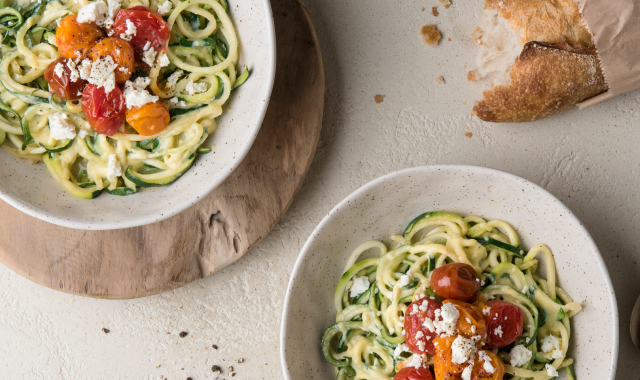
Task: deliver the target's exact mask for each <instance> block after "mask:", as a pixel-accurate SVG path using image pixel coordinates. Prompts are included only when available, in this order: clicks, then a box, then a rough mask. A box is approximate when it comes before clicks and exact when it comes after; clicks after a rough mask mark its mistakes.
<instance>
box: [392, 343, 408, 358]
mask: <svg viewBox="0 0 640 380" xmlns="http://www.w3.org/2000/svg"><path fill="white" fill-rule="evenodd" d="M403 352H408V353H411V350H409V347H408V346H407V345H406V344H404V343H400V344H399V345H398V346H397V347H396V349H395V350H393V354H394V355H395V356H400V354H401V353H403Z"/></svg>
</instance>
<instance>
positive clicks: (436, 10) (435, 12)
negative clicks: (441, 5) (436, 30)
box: [431, 7, 440, 17]
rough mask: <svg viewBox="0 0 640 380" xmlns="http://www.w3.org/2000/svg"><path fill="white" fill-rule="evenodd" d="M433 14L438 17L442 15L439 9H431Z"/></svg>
mask: <svg viewBox="0 0 640 380" xmlns="http://www.w3.org/2000/svg"><path fill="white" fill-rule="evenodd" d="M431 13H432V14H433V15H434V16H436V17H437V16H438V15H439V14H440V13H438V7H431Z"/></svg>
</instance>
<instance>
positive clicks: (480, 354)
mask: <svg viewBox="0 0 640 380" xmlns="http://www.w3.org/2000/svg"><path fill="white" fill-rule="evenodd" d="M478 359H480V360H481V361H483V362H484V364H483V366H482V367H483V368H484V370H485V371H486V372H488V373H494V372H495V371H496V369H495V368H493V366H492V365H491V357H490V356H489V355H487V351H484V350H482V351H480V352H478Z"/></svg>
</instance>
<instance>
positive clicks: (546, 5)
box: [484, 0, 594, 49]
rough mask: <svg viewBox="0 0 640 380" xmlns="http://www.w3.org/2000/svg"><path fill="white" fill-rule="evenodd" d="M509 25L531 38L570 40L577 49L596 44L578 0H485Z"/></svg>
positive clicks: (548, 40) (486, 4)
mask: <svg viewBox="0 0 640 380" xmlns="http://www.w3.org/2000/svg"><path fill="white" fill-rule="evenodd" d="M484 6H485V8H491V9H496V10H498V11H499V12H500V15H501V16H502V17H504V18H505V19H506V20H507V22H508V23H509V25H510V26H511V27H512V28H513V29H515V30H519V31H521V33H522V34H523V36H524V39H523V41H522V44H523V45H524V44H525V43H527V42H530V41H540V42H544V43H555V44H557V43H563V42H564V43H566V44H568V45H569V46H571V47H572V48H574V49H587V48H589V47H591V46H593V44H594V43H593V37H592V35H591V32H589V29H588V28H587V26H586V25H585V23H584V21H583V20H582V15H581V14H580V9H579V8H578V5H577V3H576V2H575V1H574V0H485V3H484Z"/></svg>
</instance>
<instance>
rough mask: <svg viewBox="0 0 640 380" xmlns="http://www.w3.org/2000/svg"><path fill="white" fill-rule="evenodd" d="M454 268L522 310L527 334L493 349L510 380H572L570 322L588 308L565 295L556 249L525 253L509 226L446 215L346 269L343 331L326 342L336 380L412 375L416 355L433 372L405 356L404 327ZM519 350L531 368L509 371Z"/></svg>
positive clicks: (364, 252) (340, 311) (340, 304)
mask: <svg viewBox="0 0 640 380" xmlns="http://www.w3.org/2000/svg"><path fill="white" fill-rule="evenodd" d="M448 263H466V264H469V265H471V266H472V267H473V268H475V270H476V272H477V273H478V275H479V279H480V280H481V284H482V286H481V293H480V294H481V296H482V297H484V298H483V299H488V300H493V299H501V300H503V301H506V302H509V303H511V304H513V305H515V306H517V307H518V308H519V309H520V310H521V311H522V315H523V321H524V323H523V333H522V335H521V336H520V337H518V338H517V339H516V341H515V342H514V343H512V344H511V345H508V346H506V347H504V348H500V349H493V353H494V354H496V355H497V357H498V358H499V359H500V360H501V361H502V362H503V363H504V370H505V373H506V374H509V375H507V376H508V377H513V378H514V379H518V380H522V379H534V380H547V379H551V378H553V377H554V376H552V373H555V371H557V370H565V371H566V372H567V374H568V377H569V378H570V379H574V375H573V370H572V368H571V365H572V363H573V359H571V358H569V357H568V356H567V351H568V349H569V340H570V337H571V327H570V321H569V319H570V318H572V317H573V316H575V315H576V314H577V313H579V312H580V311H581V310H582V307H581V305H580V304H579V303H578V302H574V301H573V299H572V298H571V297H570V296H569V294H568V293H567V292H566V291H564V290H563V289H562V288H559V287H558V286H557V281H556V276H557V274H556V265H555V260H554V257H553V254H552V253H551V251H550V250H549V248H548V247H546V246H544V245H541V244H538V245H536V246H534V247H532V248H531V249H530V250H529V251H525V250H524V249H522V248H521V247H520V240H519V238H518V235H517V233H516V232H515V230H514V229H513V228H512V227H511V226H510V225H509V224H508V223H506V222H503V221H500V220H491V221H487V220H485V219H483V218H482V217H479V216H468V217H461V216H459V215H455V214H449V213H443V212H428V213H425V214H422V215H420V216H419V217H417V218H416V219H414V220H413V221H412V222H411V223H409V225H408V226H407V228H406V229H405V231H404V233H403V234H402V235H396V236H392V237H391V238H390V240H389V242H388V244H387V243H384V242H382V241H378V240H371V241H368V242H365V243H362V244H361V245H360V246H359V247H357V248H356V249H355V251H353V253H352V254H351V256H350V257H349V259H348V260H347V263H346V266H345V269H344V272H343V273H344V274H343V275H342V277H341V279H340V281H339V282H338V286H337V288H336V292H335V295H334V305H335V309H336V313H337V314H336V323H335V324H334V325H333V326H331V327H329V328H328V329H327V330H326V331H325V333H324V335H323V337H322V342H321V346H322V352H323V354H324V356H325V358H326V360H327V361H329V362H330V363H331V364H332V365H334V366H336V367H337V369H338V379H343V380H344V379H378V380H389V379H392V378H393V377H394V375H395V374H396V373H397V372H398V371H400V370H401V369H402V368H404V367H407V366H413V365H411V364H412V363H416V361H415V360H414V359H416V358H414V356H419V357H420V358H419V360H418V363H420V362H422V365H423V366H425V367H427V368H430V367H433V365H434V358H435V356H431V355H428V354H425V355H419V354H418V353H414V352H409V351H407V350H406V346H405V345H404V344H403V343H405V336H404V333H405V331H404V329H403V326H404V324H403V323H404V317H405V313H406V312H407V309H408V307H409V305H410V304H411V303H412V302H413V301H415V300H419V299H422V298H423V297H425V296H432V297H433V296H434V293H433V291H432V290H431V289H430V279H431V274H432V273H433V271H434V270H435V269H436V268H439V267H441V266H443V265H445V264H448ZM541 264H543V265H541ZM538 269H540V271H541V273H540V274H539V273H538ZM407 279H408V280H409V281H407ZM403 280H404V281H403ZM482 297H481V298H482ZM436 315H437V314H436ZM496 315H497V314H496ZM473 331H474V332H475V329H474V330H473ZM500 331H501V330H500ZM500 336H502V332H500ZM400 345H402V347H400ZM520 345H521V346H523V347H524V348H526V350H528V352H529V353H530V359H529V360H527V359H526V358H525V360H524V361H522V360H521V362H520V363H518V362H515V363H511V357H512V356H510V351H511V350H512V348H513V347H516V346H520ZM401 348H404V350H403V349H401ZM521 349H522V347H518V350H521ZM514 364H515V365H514ZM489 367H491V366H489ZM431 369H432V370H433V368H431ZM556 375H557V374H556Z"/></svg>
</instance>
